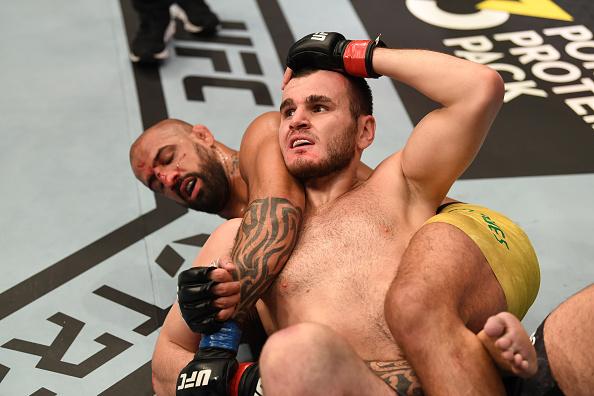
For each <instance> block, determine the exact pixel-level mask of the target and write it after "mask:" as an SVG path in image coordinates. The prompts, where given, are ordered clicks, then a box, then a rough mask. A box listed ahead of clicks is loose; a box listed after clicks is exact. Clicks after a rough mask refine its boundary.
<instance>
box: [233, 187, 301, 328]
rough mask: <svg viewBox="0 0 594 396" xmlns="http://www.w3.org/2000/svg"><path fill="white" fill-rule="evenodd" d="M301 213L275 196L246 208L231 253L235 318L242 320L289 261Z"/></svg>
mask: <svg viewBox="0 0 594 396" xmlns="http://www.w3.org/2000/svg"><path fill="white" fill-rule="evenodd" d="M301 219H302V211H301V209H300V207H298V206H295V205H293V204H292V203H291V202H290V201H289V200H287V199H285V198H278V197H266V198H261V199H256V200H254V201H253V202H252V203H250V205H249V206H248V208H247V210H246V213H245V215H244V217H243V221H242V223H241V226H240V227H239V231H238V233H237V238H236V240H235V245H234V247H233V251H232V253H231V258H232V260H233V263H234V264H235V265H236V268H237V272H236V273H235V274H234V277H235V279H236V280H239V281H240V296H241V300H240V303H239V305H238V306H237V310H236V313H235V315H234V317H235V319H237V320H239V321H242V320H243V319H245V316H246V315H247V312H248V311H249V309H250V308H251V307H253V306H254V304H255V303H256V301H257V300H258V299H259V298H260V297H261V296H262V295H263V294H264V292H266V290H267V289H268V288H269V286H270V285H271V284H272V282H273V281H274V279H275V278H276V276H277V275H278V273H279V272H280V271H281V270H282V268H283V266H284V265H285V263H286V262H287V260H288V259H289V256H290V255H291V252H292V251H293V248H294V246H295V243H296V241H297V237H298V233H299V229H300V226H301Z"/></svg>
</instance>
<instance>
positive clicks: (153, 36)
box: [130, 0, 220, 63]
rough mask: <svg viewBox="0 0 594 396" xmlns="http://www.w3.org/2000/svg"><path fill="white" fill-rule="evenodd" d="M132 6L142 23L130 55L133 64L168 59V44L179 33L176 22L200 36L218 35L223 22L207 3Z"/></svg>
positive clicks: (187, 0)
mask: <svg viewBox="0 0 594 396" xmlns="http://www.w3.org/2000/svg"><path fill="white" fill-rule="evenodd" d="M132 5H133V6H134V9H135V10H136V12H137V14H138V17H139V20H140V24H139V28H138V31H137V32H136V36H135V37H134V40H133V41H132V48H131V51H130V59H131V60H132V61H133V62H138V63H155V62H159V61H162V60H164V59H167V57H168V56H169V51H168V49H167V42H168V41H169V40H170V39H171V37H173V34H174V33H175V21H174V18H177V19H180V20H181V21H182V26H183V27H184V29H185V30H186V31H188V32H190V33H194V34H200V35H212V34H215V33H216V32H217V30H218V28H219V25H220V21H219V18H218V17H217V15H216V14H215V13H214V12H212V11H211V9H210V7H209V6H208V5H207V4H206V2H205V1H204V0H177V1H174V0H132ZM172 5H173V6H172ZM170 7H171V11H172V13H171V14H170Z"/></svg>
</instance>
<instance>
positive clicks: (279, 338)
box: [260, 323, 331, 371]
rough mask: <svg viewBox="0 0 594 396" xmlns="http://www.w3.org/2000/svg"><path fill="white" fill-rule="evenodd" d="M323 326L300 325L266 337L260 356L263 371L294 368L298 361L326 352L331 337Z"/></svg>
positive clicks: (312, 324)
mask: <svg viewBox="0 0 594 396" xmlns="http://www.w3.org/2000/svg"><path fill="white" fill-rule="evenodd" d="M328 333H329V330H328V329H327V328H325V327H324V326H321V325H318V324H314V323H300V324H297V325H294V326H291V327H288V328H286V329H283V330H280V331H277V332H275V333H274V334H272V335H271V336H270V337H268V340H267V341H266V343H265V344H264V347H263V348H262V353H261V355H260V367H261V369H262V370H263V371H267V370H269V369H270V370H274V369H275V368H279V367H280V368H281V370H285V369H286V368H287V367H291V366H293V367H294V366H295V362H296V361H299V360H300V359H307V360H310V359H312V356H313V355H315V354H317V353H318V352H320V351H327V350H328V348H329V345H328V344H329V342H330V340H331V336H330V334H328Z"/></svg>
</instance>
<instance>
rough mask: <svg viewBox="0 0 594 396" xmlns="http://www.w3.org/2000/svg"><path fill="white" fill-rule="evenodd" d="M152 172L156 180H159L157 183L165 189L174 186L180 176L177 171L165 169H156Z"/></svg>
mask: <svg viewBox="0 0 594 396" xmlns="http://www.w3.org/2000/svg"><path fill="white" fill-rule="evenodd" d="M154 172H155V175H157V179H159V181H160V182H161V183H163V185H164V186H165V187H169V188H171V187H172V186H173V185H175V183H176V182H177V180H178V179H179V176H180V174H179V171H178V170H177V169H165V168H161V167H157V168H155V169H154Z"/></svg>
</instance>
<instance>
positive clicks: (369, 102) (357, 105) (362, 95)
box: [293, 68, 373, 119]
mask: <svg viewBox="0 0 594 396" xmlns="http://www.w3.org/2000/svg"><path fill="white" fill-rule="evenodd" d="M319 70H320V69H311V68H304V69H300V70H297V71H294V72H293V78H299V77H307V76H309V75H310V74H313V73H315V72H317V71H319ZM339 73H340V72H339ZM340 74H342V75H343V76H344V78H346V79H347V81H348V82H349V84H348V85H349V96H350V98H349V99H350V105H349V109H350V111H351V114H352V116H353V118H355V119H357V118H358V117H359V116H360V115H372V114H373V95H372V93H371V88H369V84H367V80H365V79H364V78H362V77H355V76H351V75H349V74H346V73H340Z"/></svg>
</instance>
